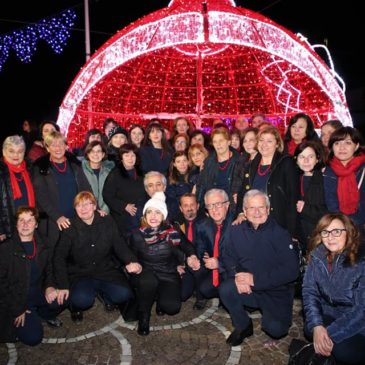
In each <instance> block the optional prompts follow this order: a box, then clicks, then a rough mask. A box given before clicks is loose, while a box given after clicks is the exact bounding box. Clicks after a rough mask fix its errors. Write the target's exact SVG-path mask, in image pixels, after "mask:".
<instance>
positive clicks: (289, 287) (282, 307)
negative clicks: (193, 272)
mask: <svg viewBox="0 0 365 365" xmlns="http://www.w3.org/2000/svg"><path fill="white" fill-rule="evenodd" d="M222 261H223V264H224V267H225V269H226V274H227V276H228V277H230V278H233V277H234V275H235V274H236V273H238V272H249V273H251V274H252V275H253V280H254V286H253V287H252V290H253V292H254V293H255V294H256V295H257V296H258V298H260V299H259V302H260V307H261V308H262V309H263V310H267V311H268V312H270V313H275V316H276V318H279V319H281V320H283V321H285V322H291V318H292V311H293V298H294V284H293V283H294V281H295V280H296V279H297V277H298V275H299V260H298V255H297V252H296V250H295V249H294V247H293V242H292V238H291V236H290V234H289V232H288V231H287V230H285V229H284V228H282V227H281V226H280V225H279V224H277V223H276V221H275V220H274V219H273V218H271V217H269V218H268V220H267V221H266V222H265V223H264V224H262V225H259V226H258V228H257V229H255V228H254V227H253V226H252V224H251V223H250V222H249V221H244V222H243V223H241V224H240V225H237V226H232V227H231V229H230V231H229V236H228V238H227V241H226V246H225V250H224V252H223V257H222Z"/></svg>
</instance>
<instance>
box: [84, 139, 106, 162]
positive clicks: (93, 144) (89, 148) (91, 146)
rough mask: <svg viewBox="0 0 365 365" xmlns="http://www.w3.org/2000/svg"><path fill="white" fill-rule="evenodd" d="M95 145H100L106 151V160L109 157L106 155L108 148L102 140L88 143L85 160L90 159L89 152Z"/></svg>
mask: <svg viewBox="0 0 365 365" xmlns="http://www.w3.org/2000/svg"><path fill="white" fill-rule="evenodd" d="M95 146H100V147H101V150H102V151H103V153H104V157H103V160H105V159H106V158H107V156H106V148H105V146H104V143H103V142H101V141H92V142H90V143H88V144H87V145H86V147H85V160H88V161H89V160H90V159H89V156H88V154H89V153H90V152H91V150H92V149H93V148H94V147H95Z"/></svg>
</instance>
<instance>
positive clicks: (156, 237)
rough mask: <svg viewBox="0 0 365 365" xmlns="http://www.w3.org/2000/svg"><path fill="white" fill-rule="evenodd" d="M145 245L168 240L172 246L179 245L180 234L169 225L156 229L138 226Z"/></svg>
mask: <svg viewBox="0 0 365 365" xmlns="http://www.w3.org/2000/svg"><path fill="white" fill-rule="evenodd" d="M139 230H140V231H141V232H142V235H143V237H144V239H145V242H146V243H147V245H155V244H159V243H163V242H165V241H168V242H169V243H170V244H171V245H172V246H179V245H180V235H179V233H178V232H177V231H176V230H175V228H174V227H172V226H170V225H166V226H163V225H162V226H160V227H159V228H158V229H157V230H156V229H154V228H147V227H145V228H142V227H141V228H140V229H139Z"/></svg>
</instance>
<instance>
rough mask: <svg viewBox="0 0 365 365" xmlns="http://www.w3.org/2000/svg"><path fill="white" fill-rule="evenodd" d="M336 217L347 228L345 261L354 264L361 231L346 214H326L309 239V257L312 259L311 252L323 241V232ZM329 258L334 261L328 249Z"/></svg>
mask: <svg viewBox="0 0 365 365" xmlns="http://www.w3.org/2000/svg"><path fill="white" fill-rule="evenodd" d="M335 219H338V220H339V221H341V222H342V223H343V225H344V226H345V229H346V234H347V236H346V243H345V247H344V253H345V257H346V259H345V261H347V262H349V263H350V265H354V264H355V261H356V257H357V252H358V249H359V246H360V232H359V229H358V227H357V226H356V225H355V223H354V222H353V221H352V220H351V219H350V218H349V217H348V216H346V215H345V214H342V213H329V214H326V215H324V216H323V217H322V218H321V219H320V220H319V222H318V224H317V226H316V227H315V229H314V230H313V233H312V236H311V238H310V240H309V251H308V259H309V260H310V258H311V257H310V252H311V251H313V250H314V249H315V248H316V247H318V246H319V245H320V244H321V243H322V237H321V232H322V231H323V230H324V229H326V228H327V227H328V226H329V225H330V224H331V223H332V222H333V221H334V220H335ZM327 259H328V260H329V262H332V255H331V253H330V252H329V251H328V254H327Z"/></svg>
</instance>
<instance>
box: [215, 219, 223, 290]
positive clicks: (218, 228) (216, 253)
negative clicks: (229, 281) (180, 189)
mask: <svg viewBox="0 0 365 365" xmlns="http://www.w3.org/2000/svg"><path fill="white" fill-rule="evenodd" d="M221 230H222V225H221V224H218V225H217V232H216V234H215V237H214V248H213V257H216V258H218V256H219V240H220V238H221ZM218 285H219V269H213V286H216V287H217V286H218Z"/></svg>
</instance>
